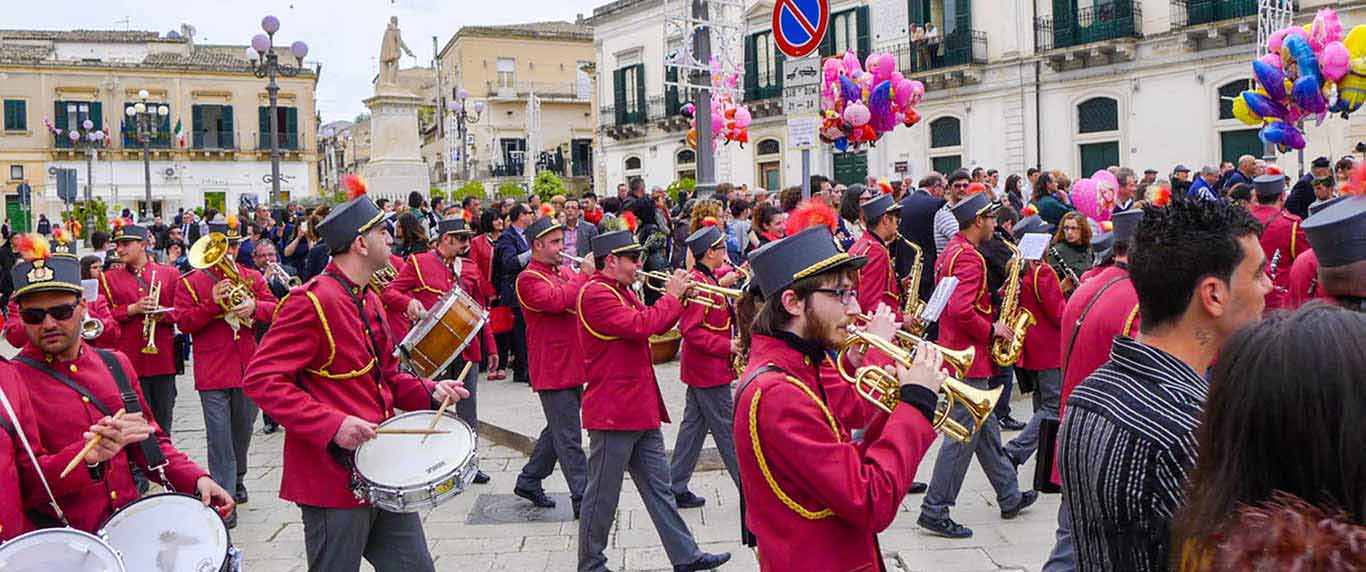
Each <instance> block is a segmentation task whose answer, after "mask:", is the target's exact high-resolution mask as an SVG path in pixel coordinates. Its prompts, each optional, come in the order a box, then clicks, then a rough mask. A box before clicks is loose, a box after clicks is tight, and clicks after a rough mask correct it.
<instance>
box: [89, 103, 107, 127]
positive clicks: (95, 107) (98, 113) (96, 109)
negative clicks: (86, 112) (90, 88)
mask: <svg viewBox="0 0 1366 572" xmlns="http://www.w3.org/2000/svg"><path fill="white" fill-rule="evenodd" d="M90 120H91V121H93V122H95V130H96V131H99V130H101V129H104V104H103V103H101V102H98V101H92V102H90Z"/></svg>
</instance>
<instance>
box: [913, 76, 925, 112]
mask: <svg viewBox="0 0 1366 572" xmlns="http://www.w3.org/2000/svg"><path fill="white" fill-rule="evenodd" d="M922 97H925V84H923V83H920V81H919V80H914V79H913V80H911V105H913V106H914V105H919V104H920V98H922Z"/></svg>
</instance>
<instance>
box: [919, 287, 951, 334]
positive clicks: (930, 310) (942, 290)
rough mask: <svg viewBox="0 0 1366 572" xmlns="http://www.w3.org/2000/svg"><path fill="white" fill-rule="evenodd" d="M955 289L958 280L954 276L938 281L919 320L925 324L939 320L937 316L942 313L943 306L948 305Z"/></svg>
mask: <svg viewBox="0 0 1366 572" xmlns="http://www.w3.org/2000/svg"><path fill="white" fill-rule="evenodd" d="M957 287H958V278H957V277H955V276H945V277H944V279H943V280H940V281H939V283H938V284H936V285H935V286H934V294H931V295H930V301H929V302H926V303H925V309H924V310H922V311H921V312H920V319H921V320H923V321H925V322H926V323H929V322H934V321H937V320H939V314H940V313H942V312H943V311H944V306H947V305H948V303H949V296H950V295H952V294H953V289H954V288H957Z"/></svg>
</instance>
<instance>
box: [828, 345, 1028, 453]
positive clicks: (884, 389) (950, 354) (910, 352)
mask: <svg viewBox="0 0 1366 572" xmlns="http://www.w3.org/2000/svg"><path fill="white" fill-rule="evenodd" d="M909 335H910V334H907V336H909ZM897 337H898V340H900V339H903V336H900V335H898V336H897ZM911 337H912V338H913V339H915V340H916V341H917V343H919V342H920V341H921V340H920V338H915V337H914V336H911ZM931 346H932V347H934V348H935V349H938V350H939V352H940V353H941V354H942V355H943V356H944V361H946V362H948V363H949V364H950V365H952V366H953V367H954V368H955V369H957V370H958V371H959V372H960V375H961V372H965V371H967V369H968V366H970V365H971V364H972V360H973V357H974V355H975V353H976V352H975V350H973V348H971V347H969V348H967V349H963V350H953V349H948V348H945V347H941V346H937V345H934V344H931ZM868 348H876V349H877V350H879V351H881V352H882V353H884V354H887V356H888V357H890V358H891V359H892V361H895V362H896V363H898V364H900V365H901V366H902V367H910V366H911V363H912V362H913V361H915V353H916V352H915V349H913V348H912V349H907V348H903V347H901V346H899V345H898V344H895V343H892V342H889V341H887V340H885V339H883V338H881V337H879V336H877V335H876V334H872V333H870V332H868V331H866V330H863V329H859V328H857V327H854V326H850V327H849V337H848V338H846V339H845V341H844V342H843V343H842V344H840V347H839V351H838V352H837V353H836V355H835V368H836V370H837V371H838V372H839V375H840V378H841V379H843V380H845V381H847V382H849V383H850V384H853V386H854V389H855V391H857V392H858V394H859V395H861V396H863V398H864V399H867V400H868V401H871V402H872V403H873V405H876V406H877V407H878V408H879V409H882V410H883V411H886V412H888V413H891V412H892V409H894V408H895V407H896V406H897V403H898V402H900V400H901V382H900V380H898V379H897V378H896V376H895V375H893V374H890V373H887V372H886V370H883V369H882V368H880V367H877V366H872V365H865V366H863V367H860V368H858V369H857V370H855V371H854V372H853V373H852V374H851V373H850V372H849V371H848V370H847V369H845V367H844V361H845V358H846V356H847V354H848V352H849V351H850V350H853V351H860V352H861V351H865V350H867V349H868ZM1002 389H1003V388H1000V387H998V388H996V389H992V390H983V389H977V388H975V387H972V386H971V385H968V384H966V383H963V382H962V381H959V380H958V379H954V378H946V379H944V380H943V381H942V382H941V383H940V386H939V393H940V395H941V396H942V398H941V399H940V400H939V403H938V404H937V405H936V406H935V411H934V420H933V421H931V425H932V426H933V427H934V429H935V430H936V431H939V432H941V433H943V434H944V436H946V437H948V438H950V439H953V440H955V441H958V442H960V443H967V442H968V441H970V440H972V438H973V435H974V434H975V433H976V432H977V431H978V430H980V429H981V428H982V424H983V423H986V420H987V418H988V417H990V416H991V411H992V409H993V408H994V407H995V406H996V401H997V400H998V399H1000V397H1001V391H1002ZM954 404H961V405H962V406H963V407H964V408H966V409H967V412H968V414H969V415H970V416H971V417H972V420H973V422H972V427H971V428H969V427H965V426H964V425H963V424H962V423H959V422H958V421H956V420H954V419H953V418H952V417H950V416H949V412H951V411H952V410H953V406H954Z"/></svg>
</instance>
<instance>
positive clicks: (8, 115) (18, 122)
mask: <svg viewBox="0 0 1366 572" xmlns="http://www.w3.org/2000/svg"><path fill="white" fill-rule="evenodd" d="M27 129H28V102H27V101H24V100H22V99H6V100H5V131H25V130H27Z"/></svg>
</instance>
